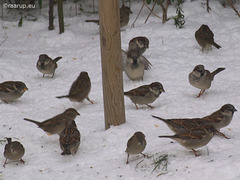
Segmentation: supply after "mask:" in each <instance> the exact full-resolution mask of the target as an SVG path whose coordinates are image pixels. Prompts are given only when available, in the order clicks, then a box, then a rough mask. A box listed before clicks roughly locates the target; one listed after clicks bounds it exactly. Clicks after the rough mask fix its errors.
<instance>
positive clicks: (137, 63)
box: [122, 50, 152, 81]
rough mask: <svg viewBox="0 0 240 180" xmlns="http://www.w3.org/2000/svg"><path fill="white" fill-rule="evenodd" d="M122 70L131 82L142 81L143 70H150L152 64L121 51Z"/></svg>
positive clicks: (142, 58)
mask: <svg viewBox="0 0 240 180" xmlns="http://www.w3.org/2000/svg"><path fill="white" fill-rule="evenodd" d="M122 61H123V70H124V72H125V73H126V75H127V76H128V78H129V79H131V80H132V81H136V80H143V76H144V70H150V69H151V66H152V64H151V63H150V62H149V61H148V60H147V59H146V58H145V57H144V56H143V55H140V56H139V57H135V56H134V57H132V55H131V51H129V52H125V51H124V50H122Z"/></svg>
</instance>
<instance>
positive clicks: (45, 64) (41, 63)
mask: <svg viewBox="0 0 240 180" xmlns="http://www.w3.org/2000/svg"><path fill="white" fill-rule="evenodd" d="M60 59H62V57H57V58H55V59H54V60H52V59H51V58H50V57H48V55H46V54H41V55H40V56H39V59H38V61H37V69H38V70H39V71H40V72H41V73H43V77H44V76H45V74H52V78H53V76H54V73H55V70H56V69H57V67H58V65H57V62H58V61H59V60H60Z"/></svg>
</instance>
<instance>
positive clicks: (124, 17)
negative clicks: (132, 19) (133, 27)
mask: <svg viewBox="0 0 240 180" xmlns="http://www.w3.org/2000/svg"><path fill="white" fill-rule="evenodd" d="M130 13H132V11H131V9H130V8H129V7H127V6H124V5H122V7H121V8H120V28H123V27H125V26H127V25H128V22H129V16H130ZM85 22H93V23H97V24H98V25H99V20H85Z"/></svg>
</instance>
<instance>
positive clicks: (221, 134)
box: [218, 132, 230, 139]
mask: <svg viewBox="0 0 240 180" xmlns="http://www.w3.org/2000/svg"><path fill="white" fill-rule="evenodd" d="M218 134H219V135H220V136H222V137H224V138H226V139H230V138H229V137H227V136H226V135H225V134H223V133H222V132H218Z"/></svg>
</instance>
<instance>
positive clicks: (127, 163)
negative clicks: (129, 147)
mask: <svg viewBox="0 0 240 180" xmlns="http://www.w3.org/2000/svg"><path fill="white" fill-rule="evenodd" d="M128 159H129V154H128V155H127V162H126V164H128V163H129V162H128Z"/></svg>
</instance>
